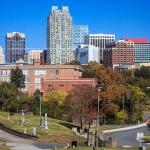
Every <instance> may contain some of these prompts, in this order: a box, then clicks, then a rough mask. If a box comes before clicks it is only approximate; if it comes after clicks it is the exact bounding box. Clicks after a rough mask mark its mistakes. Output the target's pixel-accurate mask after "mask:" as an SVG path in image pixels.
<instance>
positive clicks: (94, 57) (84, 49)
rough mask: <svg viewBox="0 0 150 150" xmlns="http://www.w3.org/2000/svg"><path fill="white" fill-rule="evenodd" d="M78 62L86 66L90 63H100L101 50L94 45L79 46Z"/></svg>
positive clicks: (77, 52)
mask: <svg viewBox="0 0 150 150" xmlns="http://www.w3.org/2000/svg"><path fill="white" fill-rule="evenodd" d="M76 60H77V61H79V62H80V64H84V65H85V64H88V63H89V62H90V61H96V62H97V63H99V61H100V57H99V48H98V47H95V46H93V45H84V44H81V45H79V47H78V48H77V50H76Z"/></svg>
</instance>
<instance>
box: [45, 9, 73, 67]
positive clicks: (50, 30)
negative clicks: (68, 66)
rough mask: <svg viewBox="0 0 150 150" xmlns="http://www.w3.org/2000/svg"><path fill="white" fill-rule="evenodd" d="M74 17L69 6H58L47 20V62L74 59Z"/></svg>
mask: <svg viewBox="0 0 150 150" xmlns="http://www.w3.org/2000/svg"><path fill="white" fill-rule="evenodd" d="M72 37H73V34H72V17H71V15H70V12H69V9H68V7H67V6H66V7H64V6H63V7H62V10H59V9H58V7H57V6H53V7H52V11H51V13H50V15H49V16H48V20H47V49H48V51H47V63H49V64H65V63H68V62H70V61H72V60H74V51H73V38H72Z"/></svg>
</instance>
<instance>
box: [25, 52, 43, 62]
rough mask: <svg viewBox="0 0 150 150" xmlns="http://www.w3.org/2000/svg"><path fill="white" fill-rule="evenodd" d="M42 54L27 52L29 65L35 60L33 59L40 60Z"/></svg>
mask: <svg viewBox="0 0 150 150" xmlns="http://www.w3.org/2000/svg"><path fill="white" fill-rule="evenodd" d="M42 53H43V50H30V51H29V52H28V62H29V63H30V64H33V60H35V59H38V60H40V59H41V54H42Z"/></svg>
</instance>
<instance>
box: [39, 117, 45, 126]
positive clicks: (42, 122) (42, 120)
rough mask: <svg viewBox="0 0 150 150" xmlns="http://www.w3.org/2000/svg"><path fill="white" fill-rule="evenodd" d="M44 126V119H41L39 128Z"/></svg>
mask: <svg viewBox="0 0 150 150" xmlns="http://www.w3.org/2000/svg"><path fill="white" fill-rule="evenodd" d="M44 124H45V121H44V117H41V125H40V127H41V128H44V127H45V125H44Z"/></svg>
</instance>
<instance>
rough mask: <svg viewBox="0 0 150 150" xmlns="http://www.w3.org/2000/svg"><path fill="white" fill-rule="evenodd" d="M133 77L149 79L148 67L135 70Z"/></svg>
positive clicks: (149, 70)
mask: <svg viewBox="0 0 150 150" xmlns="http://www.w3.org/2000/svg"><path fill="white" fill-rule="evenodd" d="M134 75H135V76H136V77H139V78H144V79H150V67H146V66H142V67H141V68H140V69H136V70H135V73H134Z"/></svg>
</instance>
